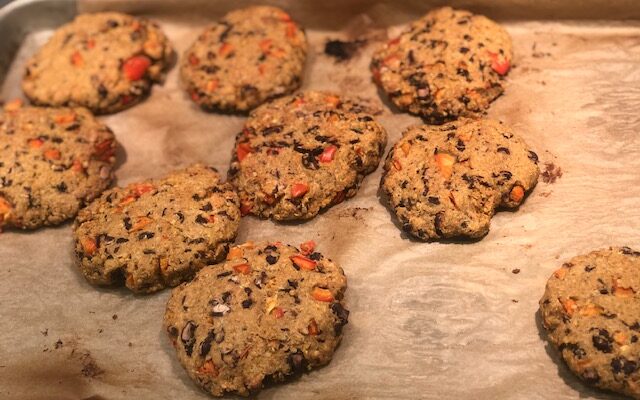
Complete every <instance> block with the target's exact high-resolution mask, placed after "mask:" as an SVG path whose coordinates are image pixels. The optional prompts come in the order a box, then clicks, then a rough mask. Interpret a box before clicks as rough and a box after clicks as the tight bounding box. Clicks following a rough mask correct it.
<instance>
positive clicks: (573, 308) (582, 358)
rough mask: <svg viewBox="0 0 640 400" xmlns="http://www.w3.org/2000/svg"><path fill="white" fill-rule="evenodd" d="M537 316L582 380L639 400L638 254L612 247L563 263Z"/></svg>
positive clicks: (639, 274)
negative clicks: (539, 315) (540, 317)
mask: <svg viewBox="0 0 640 400" xmlns="http://www.w3.org/2000/svg"><path fill="white" fill-rule="evenodd" d="M540 314H541V316H542V321H543V325H544V327H545V328H546V329H547V331H548V340H549V341H550V342H551V343H552V344H553V345H554V346H555V347H556V348H557V349H558V350H559V351H560V353H561V355H562V358H563V359H564V361H565V362H566V363H567V365H568V366H569V369H571V371H572V372H573V373H575V374H576V375H577V376H578V377H579V378H580V379H582V380H583V381H584V382H585V383H587V384H589V385H592V386H596V387H599V388H602V389H608V390H612V391H615V392H619V393H623V394H626V395H628V396H631V397H633V398H636V399H640V342H639V338H640V252H638V251H634V250H632V249H630V248H628V247H622V248H610V249H608V250H599V251H594V252H591V253H589V254H586V255H581V256H578V257H575V258H573V259H572V260H570V261H569V262H566V263H564V264H563V265H562V267H561V268H559V269H558V270H557V271H555V272H554V273H553V274H552V275H551V277H550V278H549V281H548V282H547V287H546V289H545V293H544V296H543V297H542V299H540Z"/></svg>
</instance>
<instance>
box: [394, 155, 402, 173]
mask: <svg viewBox="0 0 640 400" xmlns="http://www.w3.org/2000/svg"><path fill="white" fill-rule="evenodd" d="M392 164H393V168H395V169H396V170H398V171H402V164H400V160H398V159H397V158H394V159H393V162H392Z"/></svg>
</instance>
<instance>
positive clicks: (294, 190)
mask: <svg viewBox="0 0 640 400" xmlns="http://www.w3.org/2000/svg"><path fill="white" fill-rule="evenodd" d="M308 191H309V185H307V184H306V183H294V184H293V186H292V187H291V196H293V197H302V196H304V195H305V194H306V193H307V192H308Z"/></svg>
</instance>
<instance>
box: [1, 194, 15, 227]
mask: <svg viewBox="0 0 640 400" xmlns="http://www.w3.org/2000/svg"><path fill="white" fill-rule="evenodd" d="M12 209H13V206H12V205H11V203H9V202H8V201H7V200H5V198H4V197H2V196H0V225H1V224H2V222H4V221H5V220H7V219H9V215H10V214H11V210H12Z"/></svg>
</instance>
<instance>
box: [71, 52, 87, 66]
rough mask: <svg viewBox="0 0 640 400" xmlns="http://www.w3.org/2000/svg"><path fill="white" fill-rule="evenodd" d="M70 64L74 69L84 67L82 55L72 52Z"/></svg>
mask: <svg viewBox="0 0 640 400" xmlns="http://www.w3.org/2000/svg"><path fill="white" fill-rule="evenodd" d="M71 64H73V65H74V66H76V67H82V66H84V58H82V54H80V52H79V51H74V52H73V54H71Z"/></svg>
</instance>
